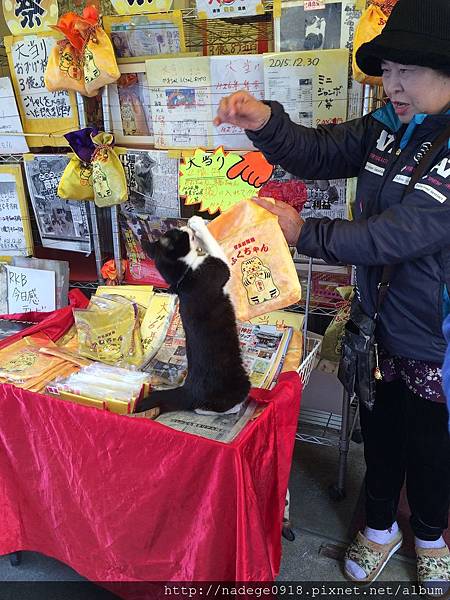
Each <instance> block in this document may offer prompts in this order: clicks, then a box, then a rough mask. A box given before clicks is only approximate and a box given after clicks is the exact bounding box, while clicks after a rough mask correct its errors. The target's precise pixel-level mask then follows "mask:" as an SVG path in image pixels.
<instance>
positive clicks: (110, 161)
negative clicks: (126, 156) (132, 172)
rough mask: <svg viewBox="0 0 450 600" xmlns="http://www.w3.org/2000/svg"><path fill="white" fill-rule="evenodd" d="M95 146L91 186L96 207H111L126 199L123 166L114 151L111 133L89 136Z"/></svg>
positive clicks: (126, 190) (126, 189) (126, 192)
mask: <svg viewBox="0 0 450 600" xmlns="http://www.w3.org/2000/svg"><path fill="white" fill-rule="evenodd" d="M91 138H92V141H93V143H94V146H95V150H94V153H93V155H92V184H93V188H94V201H95V204H96V205H97V206H113V205H115V204H120V203H121V202H125V200H127V199H128V188H127V181H126V177H125V171H124V169H123V165H122V163H121V162H120V159H119V157H118V156H117V154H116V152H115V151H114V136H113V134H112V133H103V132H101V133H98V134H97V135H95V136H91Z"/></svg>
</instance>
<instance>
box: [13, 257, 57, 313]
mask: <svg viewBox="0 0 450 600" xmlns="http://www.w3.org/2000/svg"><path fill="white" fill-rule="evenodd" d="M6 270H7V273H8V313H9V314H10V315H11V314H15V313H24V312H35V311H37V312H49V311H52V310H55V308H56V294H55V289H56V285H55V273H54V271H43V270H41V269H26V268H23V267H11V266H7V267H6Z"/></svg>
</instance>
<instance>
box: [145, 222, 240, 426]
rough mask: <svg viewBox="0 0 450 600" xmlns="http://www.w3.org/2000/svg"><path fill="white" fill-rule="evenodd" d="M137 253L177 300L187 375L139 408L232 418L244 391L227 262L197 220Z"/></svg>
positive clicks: (146, 243) (204, 226)
mask: <svg viewBox="0 0 450 600" xmlns="http://www.w3.org/2000/svg"><path fill="white" fill-rule="evenodd" d="M142 248H143V250H144V252H146V254H148V256H149V257H150V258H152V259H154V261H155V265H156V267H157V269H158V271H159V272H160V273H161V275H162V276H163V277H164V279H165V280H166V281H167V283H169V285H170V291H171V292H172V293H175V294H178V297H179V310H180V317H181V321H182V323H183V328H184V331H185V335H186V355H187V363H188V373H187V376H186V379H185V382H184V384H183V385H182V386H181V387H178V388H175V389H169V390H157V391H153V392H151V393H150V395H149V396H147V397H146V398H144V399H143V400H142V402H141V403H140V404H139V406H138V408H137V410H138V411H139V412H141V411H144V410H148V409H149V408H153V407H155V406H159V407H160V411H161V413H163V412H168V411H173V410H195V411H196V412H198V413H200V414H209V413H231V412H238V410H239V409H240V407H241V405H242V403H243V402H244V401H245V399H246V398H247V395H248V393H249V391H250V380H249V378H248V375H247V373H246V371H245V369H244V366H243V363H242V357H241V351H240V346H239V337H238V333H237V326H236V317H235V313H234V308H233V305H232V303H231V300H230V298H229V296H228V294H227V292H226V289H225V287H226V284H227V282H228V280H229V278H230V269H229V267H228V262H227V258H226V256H225V254H224V252H223V250H222V248H221V247H220V246H219V244H218V242H217V241H216V240H215V239H214V237H213V236H212V234H211V233H210V232H209V230H208V228H207V226H206V223H205V222H204V220H203V219H202V218H201V217H197V216H194V217H191V218H190V219H189V221H188V226H187V227H183V228H181V229H171V230H169V231H168V232H167V233H165V234H164V235H163V236H162V237H161V238H160V239H159V240H158V241H156V242H149V241H147V240H143V242H142Z"/></svg>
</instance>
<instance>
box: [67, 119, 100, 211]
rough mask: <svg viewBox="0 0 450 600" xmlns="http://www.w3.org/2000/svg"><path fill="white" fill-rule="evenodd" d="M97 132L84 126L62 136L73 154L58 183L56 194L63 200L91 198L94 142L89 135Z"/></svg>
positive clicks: (92, 195)
mask: <svg viewBox="0 0 450 600" xmlns="http://www.w3.org/2000/svg"><path fill="white" fill-rule="evenodd" d="M97 134H98V130H97V129H93V128H92V127H86V128H85V129H80V130H79V131H73V132H71V133H67V134H66V135H65V136H64V137H65V138H66V140H67V141H68V142H69V145H70V147H71V148H72V150H73V151H74V153H75V155H74V156H73V157H72V158H71V159H70V161H69V164H68V165H67V167H66V168H65V169H64V173H63V174H62V177H61V181H60V182H59V185H58V196H59V197H60V198H64V199H65V200H93V199H94V188H93V185H92V165H91V160H92V155H93V154H94V152H95V148H96V147H95V144H94V142H93V141H92V137H91V136H96V135H97Z"/></svg>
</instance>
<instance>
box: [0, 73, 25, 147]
mask: <svg viewBox="0 0 450 600" xmlns="http://www.w3.org/2000/svg"><path fill="white" fill-rule="evenodd" d="M3 133H23V129H22V123H21V122H20V117H19V111H18V109H17V104H16V98H15V96H14V91H13V87H12V84H11V80H10V78H9V77H0V154H23V153H24V152H29V148H28V144H27V142H26V140H25V138H24V137H23V136H19V135H1V134H3Z"/></svg>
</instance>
